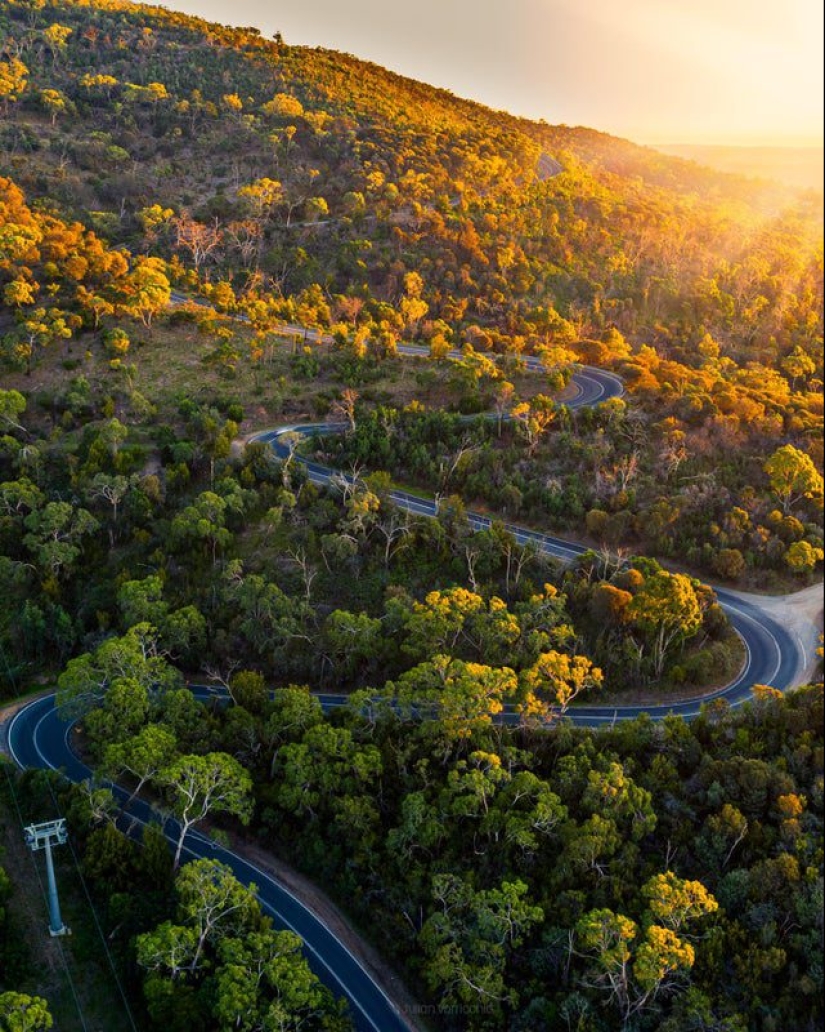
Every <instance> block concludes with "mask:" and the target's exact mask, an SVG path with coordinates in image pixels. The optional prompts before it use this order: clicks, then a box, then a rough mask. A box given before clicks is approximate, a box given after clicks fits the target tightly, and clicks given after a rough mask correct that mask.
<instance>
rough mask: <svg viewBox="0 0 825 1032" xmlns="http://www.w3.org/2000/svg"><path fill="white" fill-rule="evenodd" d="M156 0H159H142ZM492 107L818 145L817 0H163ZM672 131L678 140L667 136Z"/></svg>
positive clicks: (719, 137)
mask: <svg viewBox="0 0 825 1032" xmlns="http://www.w3.org/2000/svg"><path fill="white" fill-rule="evenodd" d="M137 2H138V3H143V4H150V3H153V2H155V0H137ZM161 6H165V7H167V8H170V9H175V10H179V11H182V12H184V13H188V14H193V15H196V16H199V17H202V18H205V19H207V20H209V21H214V22H219V23H221V24H231V25H235V26H238V27H242V26H245V25H246V26H249V25H252V26H255V27H256V28H258V29H259V31H261V32H262V34H263V35H265V36H268V37H271V36H273V35H274V34H275V33H276V32H280V33H281V34H282V36H283V38H284V40H285V41H286V43H287V44H289V45H293V46H307V47H323V48H325V49H330V50H335V51H339V52H343V53H349V54H352V55H353V56H356V57H358V58H359V59H361V60H364V61H371V62H374V63H376V64H379V65H381V66H383V67H385V68H387V69H389V70H392V71H394V72H396V73H398V74H400V75H403V76H406V77H409V78H412V79H415V80H417V81H420V82H425V83H427V84H429V85H431V86H433V87H435V88H439V89H445V90H448V91H450V92H451V93H453V94H454V95H456V96H460V97H463V98H466V99H468V100H474V101H476V102H478V103H481V104H484V105H485V106H487V107H490V108H492V109H494V110H503V111H507V112H508V113H510V114H512V115H514V116H516V117H521V118H528V119H531V120H534V121H545V122H547V123H548V124H550V125H568V126H571V127H573V126H582V127H587V128H590V129H593V130H596V131H598V132H603V133H607V134H609V135H611V136H617V137H620V138H624V139H627V140H631V141H633V142H635V143H638V144H641V145H643V146H651V147H655V146H663V145H664V146H668V145H689V144H695V145H703V146H741V147H788V148H790V147H811V148H821V147H823V145H825V127H824V123H825V116H824V115H823V80H824V79H825V75H824V74H823V65H825V60H824V59H823V9H822V5H821V4H820V2H819V0H787V2H786V4H784V5H782V8H781V10H780V9H779V6H778V5H776V4H774V3H773V2H772V0H725V2H724V3H722V4H719V2H718V0H694V2H693V3H692V5H691V6H690V7H689V8H688V7H682V6H675V5H673V4H667V3H666V4H662V3H661V0H627V3H625V4H624V5H621V6H617V5H615V4H614V3H613V2H612V0H591V3H590V4H588V5H585V6H583V5H581V4H579V3H578V0H512V2H511V4H510V5H508V7H507V9H506V11H505V10H504V8H503V5H501V4H500V3H499V2H498V0H418V3H417V4H416V5H414V7H413V6H411V5H409V4H407V3H406V2H403V3H402V2H401V0H346V3H343V4H342V3H340V0H302V3H301V4H300V5H292V4H287V3H285V4H284V6H283V7H280V5H279V4H278V3H277V0H276V2H275V3H273V2H271V0H233V2H232V4H231V5H230V4H229V3H228V2H227V0H167V2H164V3H162V4H161ZM674 140H676V141H678V144H673V143H672V141H674Z"/></svg>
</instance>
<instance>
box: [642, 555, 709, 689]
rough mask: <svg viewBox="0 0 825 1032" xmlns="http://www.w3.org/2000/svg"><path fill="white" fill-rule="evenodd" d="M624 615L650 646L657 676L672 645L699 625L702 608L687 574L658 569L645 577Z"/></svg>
mask: <svg viewBox="0 0 825 1032" xmlns="http://www.w3.org/2000/svg"><path fill="white" fill-rule="evenodd" d="M626 611H627V616H628V619H629V620H630V621H631V623H633V624H635V625H636V626H637V627H638V628H639V629H640V630H641V631H642V633H643V634H644V635H645V637H646V638H647V640H648V641H649V643H650V644H651V646H652V649H653V669H654V674H655V676H656V677H660V676H661V674H662V670H663V669H664V665H665V659H666V658H667V654H668V652H669V651H670V649H671V648H673V646H674V645H677V644H679V643H680V642H683V641H686V640H687V639H688V638H691V637H692V636H693V635H694V634H696V632H697V631H698V630H699V628H700V627H701V626H702V610H701V608H700V606H699V599H698V598H697V596H696V591H695V589H694V587H693V585H692V584H691V581H690V578H689V577H686V576H685V574H683V573H668V572H667V571H666V570H660V571H659V572H658V573H654V574H652V575H651V576H649V577H646V578H645V581H644V583H643V584H642V586H641V588H640V589H639V590H638V592H637V593H636V594H635V595H634V596H633V600H632V601H631V602H630V603H629V604H628V606H627V610H626Z"/></svg>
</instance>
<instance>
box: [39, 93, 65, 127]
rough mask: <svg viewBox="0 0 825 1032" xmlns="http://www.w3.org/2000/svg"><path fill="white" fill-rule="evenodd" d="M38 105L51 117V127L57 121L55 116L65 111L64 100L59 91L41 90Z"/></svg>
mask: <svg viewBox="0 0 825 1032" xmlns="http://www.w3.org/2000/svg"><path fill="white" fill-rule="evenodd" d="M40 103H41V104H42V105H43V107H44V108H45V109H46V111H48V113H49V114H50V115H51V117H52V125H54V124H55V122H56V121H57V116H58V115H60V114H62V113H63V112H64V111H65V110H66V98H65V96H64V95H63V94H62V93H61V92H60V90H41V91H40Z"/></svg>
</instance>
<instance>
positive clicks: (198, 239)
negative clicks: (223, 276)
mask: <svg viewBox="0 0 825 1032" xmlns="http://www.w3.org/2000/svg"><path fill="white" fill-rule="evenodd" d="M172 225H173V226H174V228H175V246H176V247H177V248H178V250H182V251H186V252H187V253H188V254H189V256H190V257H191V259H192V262H193V263H194V266H195V268H196V269H199V268H200V267H201V265H203V263H204V262H205V261H206V260H207V258H210V257H211V256H212V255H213V254H214V253H215V252H216V251H217V250H218V248H219V247H220V245H221V242H222V241H223V233H222V232H221V230H220V228H219V227H218V220H217V219H215V220H214V222H213V223H212V224H211V225H206V224H204V223H203V222H197V221H196V220H195V219H193V218H192V217H191V216H190V215H189V213H188V212H183V214H181V215H180V216H179V217H178V218H176V219H173V220H172Z"/></svg>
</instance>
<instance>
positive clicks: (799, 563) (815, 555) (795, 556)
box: [784, 541, 825, 573]
mask: <svg viewBox="0 0 825 1032" xmlns="http://www.w3.org/2000/svg"><path fill="white" fill-rule="evenodd" d="M784 558H785V562H786V563H787V564H788V566H789V567H790V568H791V569H792V570H793V572H794V573H810V572H812V571H813V570H814V569H815V568H816V564H817V563H821V562H822V560H823V558H825V551H823V549H821V548H817V547H816V546H815V545H812V544H810V542H808V541H794V542H793V543H792V544H790V545H789V546H788V550H787V552H785V556H784Z"/></svg>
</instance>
